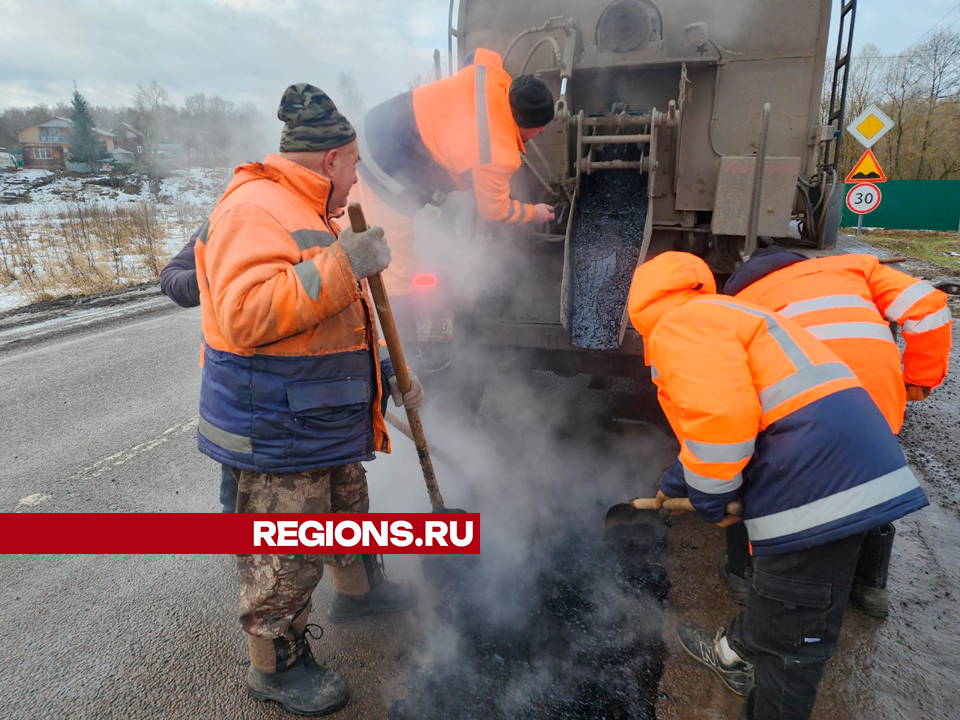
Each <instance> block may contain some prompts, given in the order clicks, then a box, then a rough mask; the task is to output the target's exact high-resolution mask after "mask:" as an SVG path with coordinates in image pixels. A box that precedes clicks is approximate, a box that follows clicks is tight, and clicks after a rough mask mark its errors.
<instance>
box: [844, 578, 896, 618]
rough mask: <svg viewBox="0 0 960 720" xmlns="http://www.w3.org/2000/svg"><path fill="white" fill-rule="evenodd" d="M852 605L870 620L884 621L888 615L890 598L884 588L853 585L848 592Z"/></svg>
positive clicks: (859, 584) (860, 584)
mask: <svg viewBox="0 0 960 720" xmlns="http://www.w3.org/2000/svg"><path fill="white" fill-rule="evenodd" d="M850 599H851V600H852V601H853V604H854V605H856V606H857V607H858V608H860V609H861V610H863V612H864V613H865V614H867V615H869V616H870V617H872V618H879V619H881V620H882V619H884V618H885V617H887V616H888V615H889V614H890V597H889V596H888V595H887V589H886V588H877V587H870V586H869V585H864V584H862V583H854V585H853V589H852V590H851V591H850Z"/></svg>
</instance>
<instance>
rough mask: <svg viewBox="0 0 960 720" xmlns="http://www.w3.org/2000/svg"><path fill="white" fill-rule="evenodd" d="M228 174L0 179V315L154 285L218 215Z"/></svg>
mask: <svg viewBox="0 0 960 720" xmlns="http://www.w3.org/2000/svg"><path fill="white" fill-rule="evenodd" d="M231 176H232V172H231V171H230V170H228V169H226V168H199V167H193V168H184V169H179V170H176V171H174V172H173V173H172V174H170V175H169V176H168V177H164V178H162V179H160V180H159V181H158V182H157V181H155V182H154V183H153V184H152V187H151V182H150V180H149V179H148V178H147V176H146V175H145V174H143V173H132V174H130V175H120V176H111V175H108V174H105V173H100V174H91V175H72V174H71V175H66V174H61V173H54V172H51V171H49V170H36V169H27V170H20V171H18V172H13V173H10V172H6V173H0V312H4V311H7V310H11V309H14V308H17V307H20V306H23V305H27V304H29V303H31V302H35V301H37V300H39V299H44V298H47V297H56V296H58V295H64V294H85V293H89V292H95V291H99V290H105V289H110V288H113V287H121V286H124V285H127V284H131V283H140V282H145V281H149V280H151V279H153V278H155V275H156V268H157V265H158V260H159V262H160V266H161V267H162V264H163V263H165V262H166V260H167V258H168V257H169V256H171V255H173V254H175V253H176V252H177V251H178V250H179V249H180V248H181V247H182V246H183V244H184V242H186V240H187V239H188V238H189V236H190V234H191V233H192V232H193V230H195V229H196V228H197V227H198V226H199V225H200V224H201V223H202V222H203V220H204V219H206V217H207V216H208V215H209V213H210V211H211V210H212V209H213V207H214V205H215V204H216V202H217V200H218V199H219V198H220V195H221V194H222V193H223V190H224V188H225V187H226V185H227V183H228V182H229V180H230V178H231Z"/></svg>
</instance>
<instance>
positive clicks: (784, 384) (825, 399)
mask: <svg viewBox="0 0 960 720" xmlns="http://www.w3.org/2000/svg"><path fill="white" fill-rule="evenodd" d="M715 292H716V285H715V281H714V279H713V275H712V274H711V273H710V270H709V268H708V267H707V265H706V263H705V262H704V261H703V260H701V259H700V258H698V257H696V256H694V255H690V254H688V253H677V252H668V253H663V254H662V255H658V256H657V257H655V258H653V259H652V260H650V261H648V262H646V263H644V264H643V265H641V266H640V267H639V268H638V269H637V271H636V273H635V274H634V278H633V283H632V285H631V288H630V296H629V299H628V310H629V315H630V320H631V322H632V323H633V325H634V327H636V329H637V331H638V332H639V333H640V334H641V335H642V336H643V338H644V341H645V345H646V349H647V356H646V359H647V361H648V362H649V364H650V365H651V371H652V376H653V378H654V383H655V384H656V386H657V391H658V392H657V394H658V399H659V401H660V405H661V407H662V408H663V410H664V413H665V414H666V416H667V419H668V420H669V421H670V425H671V427H672V428H673V431H674V433H675V434H676V436H677V438H678V440H679V441H680V447H681V450H680V458H679V460H680V463H681V465H682V473H681V476H680V477H676V476H674V475H673V474H672V473H668V474H667V475H666V476H665V478H664V481H663V483H662V486H661V487H662V489H663V491H664V493H666V494H667V495H671V496H682V495H689V497H690V500H691V502H692V503H693V505H694V507H695V508H696V509H697V511H698V512H699V513H700V514H701V515H702V516H703V517H704V518H705V519H707V520H709V521H711V522H717V521H719V520H720V519H721V518H722V517H723V515H724V507H725V505H726V504H727V503H728V502H730V501H732V500H734V499H738V498H739V499H741V500H742V502H743V519H744V522H745V524H746V526H747V531H748V534H749V536H750V542H751V544H752V547H753V552H754V553H755V554H775V553H784V552H791V551H794V550H799V549H803V548H809V547H813V546H816V545H820V544H824V543H828V542H831V541H833V540H837V539H840V538H842V537H847V536H849V535H853V534H855V533H858V532H861V531H865V530H868V529H870V528H876V527H878V526H879V525H881V524H883V523H885V522H889V521H891V520H894V519H896V518H899V517H902V516H903V515H905V514H906V513H908V512H912V511H913V510H916V509H919V508H920V507H923V506H924V505H926V504H927V501H926V497H925V496H924V494H923V491H922V490H921V489H920V487H919V485H918V483H917V480H916V478H915V477H914V476H913V473H912V472H911V471H910V469H909V468H908V467H907V464H906V459H905V458H904V456H903V453H902V452H901V450H900V446H899V444H898V443H897V440H896V437H895V436H894V435H893V434H892V433H891V432H890V428H889V426H888V425H887V423H886V422H885V420H884V418H883V416H882V415H881V414H880V411H879V410H878V409H877V407H876V405H875V404H874V403H873V401H872V400H871V399H870V396H869V395H868V394H867V393H866V391H865V390H864V389H863V388H862V387H861V385H860V383H859V382H858V381H857V379H856V377H855V376H854V374H853V372H852V371H851V370H850V369H849V368H848V367H847V366H846V365H844V364H843V363H842V362H840V360H839V359H838V358H837V356H836V355H834V354H833V353H832V352H831V351H830V350H829V349H827V347H826V346H825V345H824V344H823V343H821V342H820V341H819V340H817V339H816V338H815V337H813V336H812V335H811V334H810V333H808V332H807V331H806V330H804V329H803V328H801V327H800V326H799V325H797V324H796V323H794V322H793V321H792V320H790V319H789V318H786V317H783V316H781V315H778V314H776V313H774V312H771V311H770V310H767V309H766V308H762V307H760V306H758V305H754V304H752V303H748V302H745V301H742V300H739V299H736V298H730V297H727V296H723V295H716V294H715Z"/></svg>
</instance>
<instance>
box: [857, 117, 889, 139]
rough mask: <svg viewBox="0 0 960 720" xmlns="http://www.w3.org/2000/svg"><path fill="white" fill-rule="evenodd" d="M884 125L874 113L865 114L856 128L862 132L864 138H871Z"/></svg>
mask: <svg viewBox="0 0 960 720" xmlns="http://www.w3.org/2000/svg"><path fill="white" fill-rule="evenodd" d="M884 127H885V126H884V124H883V122H882V121H881V120H880V119H879V118H878V117H877V116H876V115H867V117H866V119H865V120H863V122H861V123H860V124H859V125H857V130H859V131H860V132H861V133H863V136H864V137H865V138H868V139H871V140H872V139H873V136H874V135H876V134H877V133H878V132H880V131H881V130H883V128H884Z"/></svg>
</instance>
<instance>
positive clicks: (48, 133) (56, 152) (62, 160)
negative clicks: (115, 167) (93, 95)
mask: <svg viewBox="0 0 960 720" xmlns="http://www.w3.org/2000/svg"><path fill="white" fill-rule="evenodd" d="M94 131H95V132H96V133H97V135H98V136H99V137H100V139H101V140H102V141H103V143H104V145H106V146H107V152H108V153H110V152H113V150H114V147H115V143H116V139H117V136H116V135H114V134H113V133H111V132H107V131H106V130H101V129H100V128H94ZM72 135H73V121H71V120H70V118H63V117H57V116H54V117H52V118H49V119H47V120H44V121H43V122H41V123H37V124H36V125H31V126H30V127H27V128H24V129H23V130H21V131H20V132H19V133H17V137H18V139H19V141H20V145H21V146H22V147H23V166H24V167H25V168H47V169H49V170H63V169H64V168H65V167H66V162H67V160H68V159H69V154H70V153H69V150H70V138H71V136H72Z"/></svg>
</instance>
